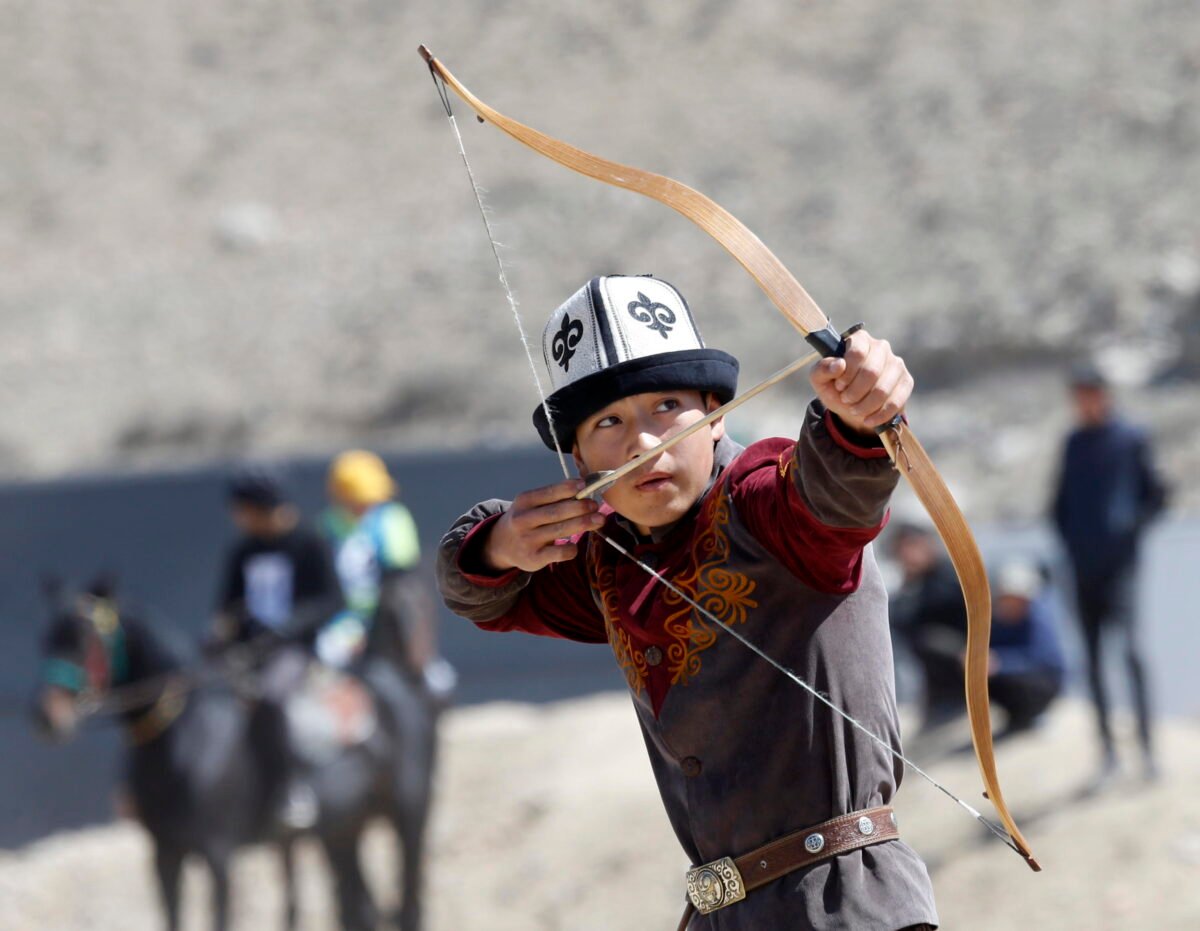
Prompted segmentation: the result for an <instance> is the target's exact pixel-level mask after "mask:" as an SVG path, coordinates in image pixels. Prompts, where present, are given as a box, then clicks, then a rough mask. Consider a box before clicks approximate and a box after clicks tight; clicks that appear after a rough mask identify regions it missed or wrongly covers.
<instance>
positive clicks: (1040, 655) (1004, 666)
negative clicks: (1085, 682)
mask: <svg viewBox="0 0 1200 931" xmlns="http://www.w3.org/2000/svg"><path fill="white" fill-rule="evenodd" d="M991 647H992V652H993V653H995V654H996V656H997V657H998V658H999V660H1000V673H1001V674H1002V675H1014V674H1021V673H1027V672H1045V673H1050V674H1051V675H1053V676H1055V677H1057V678H1058V679H1059V681H1060V682H1061V681H1062V678H1063V676H1064V674H1065V673H1066V670H1067V662H1066V658H1065V657H1064V656H1063V649H1062V644H1061V643H1060V642H1059V639H1058V630H1057V629H1056V628H1055V626H1054V615H1053V613H1052V612H1051V610H1050V605H1049V604H1048V602H1047V600H1046V599H1045V598H1044V597H1042V598H1038V599H1035V600H1034V601H1031V602H1030V603H1029V613H1028V614H1026V615H1025V618H1024V620H1022V621H1019V622H1017V623H1010V624H1006V623H1001V622H1000V621H997V620H993V621H992V637H991Z"/></svg>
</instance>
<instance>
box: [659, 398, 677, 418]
mask: <svg viewBox="0 0 1200 931" xmlns="http://www.w3.org/2000/svg"><path fill="white" fill-rule="evenodd" d="M678 408H679V399H678V398H663V399H662V400H661V401H659V402H658V404H657V405H656V406H655V408H654V413H656V414H666V413H669V412H671V411H673V410H678Z"/></svg>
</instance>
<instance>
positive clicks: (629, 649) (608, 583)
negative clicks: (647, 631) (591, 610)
mask: <svg viewBox="0 0 1200 931" xmlns="http://www.w3.org/2000/svg"><path fill="white" fill-rule="evenodd" d="M588 555H589V557H590V558H591V563H592V572H593V577H594V578H595V579H596V588H597V589H598V590H599V592H600V603H601V607H602V610H603V612H604V629H605V630H606V631H607V632H608V642H609V645H610V646H612V651H613V655H615V656H616V658H617V665H618V666H619V667H620V668H621V672H623V673H624V674H625V681H626V682H628V683H629V688H630V689H631V690H632V691H633V694H634V695H640V694H641V693H642V689H644V688H645V687H646V674H647V670H648V667H647V665H646V655H645V653H643V652H642V651H641V650H637V649H635V648H634V646H633V644H632V642H631V641H630V639H629V634H627V633H626V632H625V631H624V630H622V629H621V628H620V627H618V626H617V624H616V617H617V611H618V607H619V605H620V603H621V598H620V594H619V593H618V591H617V573H616V570H615V569H614V568H613V566H611V565H605V564H604V562H603V560H602V559H601V558H600V547H599V546H595V545H593V546H591V547H590V549H589V551H588Z"/></svg>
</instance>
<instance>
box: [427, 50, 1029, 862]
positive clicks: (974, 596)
mask: <svg viewBox="0 0 1200 931" xmlns="http://www.w3.org/2000/svg"><path fill="white" fill-rule="evenodd" d="M420 53H421V56H422V57H423V58H424V59H425V61H426V62H427V63H428V64H429V68H430V70H431V71H432V72H433V73H434V75H435V76H436V77H437V78H439V79H441V80H442V81H443V82H444V83H445V84H446V85H447V86H449V87H450V88H451V89H453V90H454V92H455V93H456V94H458V96H459V97H461V98H462V99H463V100H464V101H466V102H467V104H468V105H469V106H470V107H471V108H472V109H473V110H474V111H475V113H476V114H477V115H478V116H479V118H480V120H482V121H484V122H488V123H491V124H492V125H494V126H495V127H497V128H498V129H500V130H502V131H503V132H504V133H506V134H507V135H509V136H511V137H512V138H513V139H515V140H516V141H517V142H520V143H521V144H522V145H525V146H527V147H529V148H531V149H533V150H534V151H535V152H538V153H539V154H541V155H544V156H545V157H546V158H548V159H550V160H551V161H554V162H558V163H559V164H560V165H563V166H564V167H566V168H570V169H571V170H572V171H576V172H578V173H580V174H582V175H586V176H587V177H589V178H594V179H595V180H597V181H602V182H604V183H605V184H611V185H613V186H615V187H620V188H624V189H625V190H627V191H632V192H634V193H635V194H641V195H643V196H645V197H649V198H650V199H651V200H656V201H658V202H659V203H662V204H665V205H666V206H668V207H670V208H671V209H673V210H675V211H677V212H678V213H680V214H682V215H683V216H684V217H686V218H687V219H689V220H691V221H692V222H693V223H695V224H696V225H697V226H699V227H700V228H701V229H703V230H704V231H705V232H706V233H708V234H709V235H710V236H711V237H712V238H713V239H715V240H716V241H717V242H718V243H719V244H720V245H721V246H722V247H724V249H725V250H726V251H727V252H729V254H730V255H731V256H733V258H734V259H736V260H737V262H738V263H739V264H740V265H741V266H742V267H743V268H744V269H745V270H746V271H747V272H748V273H749V274H750V277H752V278H753V279H754V280H755V281H756V282H757V283H758V285H759V287H760V288H762V290H763V291H764V292H765V293H766V295H767V297H769V298H770V299H771V301H772V302H773V303H774V304H775V306H776V307H778V308H779V310H780V311H781V312H782V313H783V315H784V316H785V317H786V318H787V319H788V321H789V322H790V323H791V324H792V325H793V326H794V327H796V329H798V330H799V331H800V332H801V333H803V334H805V335H806V336H807V335H808V334H810V333H816V332H817V331H820V330H824V329H827V328H828V327H829V320H828V318H827V317H826V316H825V314H824V313H823V312H822V311H821V309H820V308H819V307H818V306H817V303H816V301H814V300H813V299H812V297H810V296H809V294H808V292H807V291H805V290H804V287H803V286H802V285H801V284H800V282H799V281H797V280H796V278H795V276H794V275H793V274H792V273H791V272H790V271H788V270H787V268H786V267H785V266H784V264H783V263H782V262H781V261H780V260H779V259H778V258H777V257H776V256H775V254H774V253H773V252H771V250H770V249H768V248H767V246H766V245H765V244H764V243H763V242H762V240H761V239H759V238H758V237H757V236H756V235H755V234H754V233H752V232H751V231H750V230H749V228H747V227H746V225H745V224H744V223H742V222H741V220H739V219H738V218H737V217H735V216H734V215H733V214H731V213H730V212H729V211H728V210H726V209H725V208H724V207H722V206H720V205H719V204H717V203H715V202H713V201H712V200H710V199H709V198H708V197H706V196H705V195H703V194H701V193H700V192H699V191H697V190H695V189H694V188H690V187H688V186H687V185H685V184H681V183H680V182H678V181H676V180H674V179H673V178H668V177H666V176H665V175H659V174H655V173H653V172H649V171H643V170H642V169H640V168H634V167H632V166H630V165H622V164H620V163H619V162H612V161H608V160H607V159H603V158H600V157H599V156H596V155H593V154H592V153H590V152H586V151H584V150H583V149H580V148H576V147H575V146H572V145H568V144H567V143H565V142H562V141H560V140H558V139H555V138H554V137H553V136H548V135H546V134H545V133H542V132H539V131H538V130H536V129H533V128H531V127H529V126H526V125H524V124H523V123H519V122H517V121H516V120H514V119H511V118H510V117H507V116H505V115H504V114H503V113H500V112H499V111H498V110H495V109H493V108H492V107H489V106H488V105H487V104H486V103H484V102H483V101H482V100H480V99H479V98H478V97H476V96H475V95H474V94H472V93H471V92H470V91H469V90H467V88H466V87H465V86H464V85H463V84H462V83H461V82H460V81H459V80H458V79H457V78H455V77H454V75H453V74H451V73H450V71H449V70H448V69H447V68H446V67H445V65H443V64H442V63H441V62H440V61H438V60H437V58H435V57H434V56H433V54H432V53H431V52H430V51H429V50H428V49H427V48H426V47H425V46H421V47H420ZM883 438H884V444H885V446H886V447H887V450H888V454H889V456H891V458H892V461H893V462H894V463H895V464H896V466H897V468H899V469H900V471H901V474H903V475H904V476H905V478H907V479H908V481H909V483H910V484H911V485H912V487H913V490H914V491H915V493H916V494H917V497H918V498H919V499H920V500H921V502H922V504H923V505H924V506H925V508H926V510H927V511H928V512H929V515H930V517H931V518H932V519H933V522H934V526H935V527H936V528H937V531H938V533H939V535H940V536H941V538H942V541H943V542H944V543H945V544H946V549H947V551H948V552H949V554H950V559H951V561H952V563H953V564H954V568H955V571H956V572H957V574H958V578H959V583H960V585H961V586H962V589H963V597H964V598H965V600H966V604H967V622H968V633H967V660H966V675H965V678H966V696H967V714H968V717H969V719H970V722H971V738H972V743H973V744H974V747H975V756H976V758H977V759H978V761H979V770H980V774H981V775H982V778H983V783H984V786H985V788H986V790H987V791H986V795H987V797H988V798H989V799H990V800H991V802H992V804H993V806H995V809H996V812H997V814H998V815H999V816H1000V820H1001V822H1002V823H1003V824H1004V827H1005V829H1006V830H1007V831H1008V833H1009V837H1010V839H1011V841H1012V845H1013V847H1014V849H1016V850H1017V852H1018V853H1020V854H1021V855H1022V856H1023V857H1024V858H1025V860H1026V862H1027V863H1028V864H1029V866H1030V867H1031V868H1032V869H1034V870H1040V869H1041V867H1040V866H1039V865H1038V862H1037V860H1035V859H1034V857H1033V854H1032V853H1031V852H1030V850H1029V846H1028V844H1027V843H1026V842H1025V838H1024V837H1022V835H1021V832H1020V831H1019V830H1018V829H1017V825H1016V822H1015V821H1014V820H1013V818H1012V815H1011V814H1010V813H1009V811H1008V807H1007V806H1006V805H1005V803H1004V796H1003V794H1002V793H1001V791H1000V781H999V777H998V776H997V774H996V760H995V754H994V752H993V747H992V729H991V716H990V713H989V710H988V688H987V665H988V642H989V638H990V633H991V593H990V590H989V588H988V579H987V571H986V569H985V568H984V564H983V558H982V556H981V555H980V553H979V548H978V546H977V545H976V543H975V539H974V537H973V536H972V535H971V531H970V528H969V527H968V526H967V523H966V519H965V518H964V517H963V514H962V511H960V510H959V508H958V506H957V505H956V504H955V502H954V498H953V497H952V496H951V495H950V492H949V490H948V489H947V488H946V484H945V482H944V481H943V480H942V477H941V476H940V475H939V474H938V472H937V470H936V469H935V468H934V466H933V463H932V462H931V461H930V459H929V456H928V455H927V454H926V452H925V450H924V449H923V448H922V447H921V445H920V443H919V442H917V438H916V437H915V436H914V435H913V434H912V432H911V431H910V430H909V429H908V427H907V425H905V424H903V423H901V424H898V425H896V426H893V427H892V428H890V429H889V430H887V431H886V432H885V433H884V434H883Z"/></svg>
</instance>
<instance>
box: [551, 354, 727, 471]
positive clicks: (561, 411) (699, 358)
mask: <svg viewBox="0 0 1200 931" xmlns="http://www.w3.org/2000/svg"><path fill="white" fill-rule="evenodd" d="M737 379H738V361H737V359H735V358H734V357H733V356H731V355H730V354H729V353H727V352H722V351H721V350H719V349H682V350H679V351H678V352H662V353H658V354H657V355H653V356H642V357H641V358H638V359H630V360H628V361H626V362H618V363H617V364H616V365H612V366H609V367H608V368H606V369H602V370H600V371H599V372H594V373H592V374H591V375H586V376H584V377H583V378H581V379H579V380H578V381H574V382H571V384H569V385H564V386H563V387H561V388H559V389H558V390H557V391H555V392H554V394H552V395H550V397H548V398H547V399H546V404H548V405H549V406H550V413H551V415H552V416H553V418H554V426H555V431H556V432H557V433H558V439H559V445H560V446H561V447H562V448H563V450H567V451H569V450H570V449H571V447H572V446H573V445H574V444H575V430H576V429H577V428H578V427H579V425H580V424H581V423H582V422H583V421H584V420H586V419H587V418H588V417H590V416H591V415H592V414H594V413H596V411H598V410H600V409H601V408H602V407H605V406H607V405H609V404H611V403H612V402H613V401H618V400H620V399H621V398H627V397H629V396H630V395H634V394H645V393H646V392H650V391H672V390H678V389H684V388H694V389H696V390H698V391H711V392H713V393H714V394H715V395H716V396H717V397H718V398H719V399H720V400H721V403H722V404H724V403H725V402H726V401H729V400H730V399H732V398H733V396H734V395H735V394H736V393H737ZM533 425H534V426H535V427H537V431H538V435H539V436H540V437H541V438H542V442H543V443H545V444H546V446H547V447H549V448H550V449H555V443H554V434H553V433H552V432H551V430H550V418H548V417H547V416H546V409H545V407H544V406H542V405H538V408H537V410H535V411H534V412H533Z"/></svg>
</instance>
